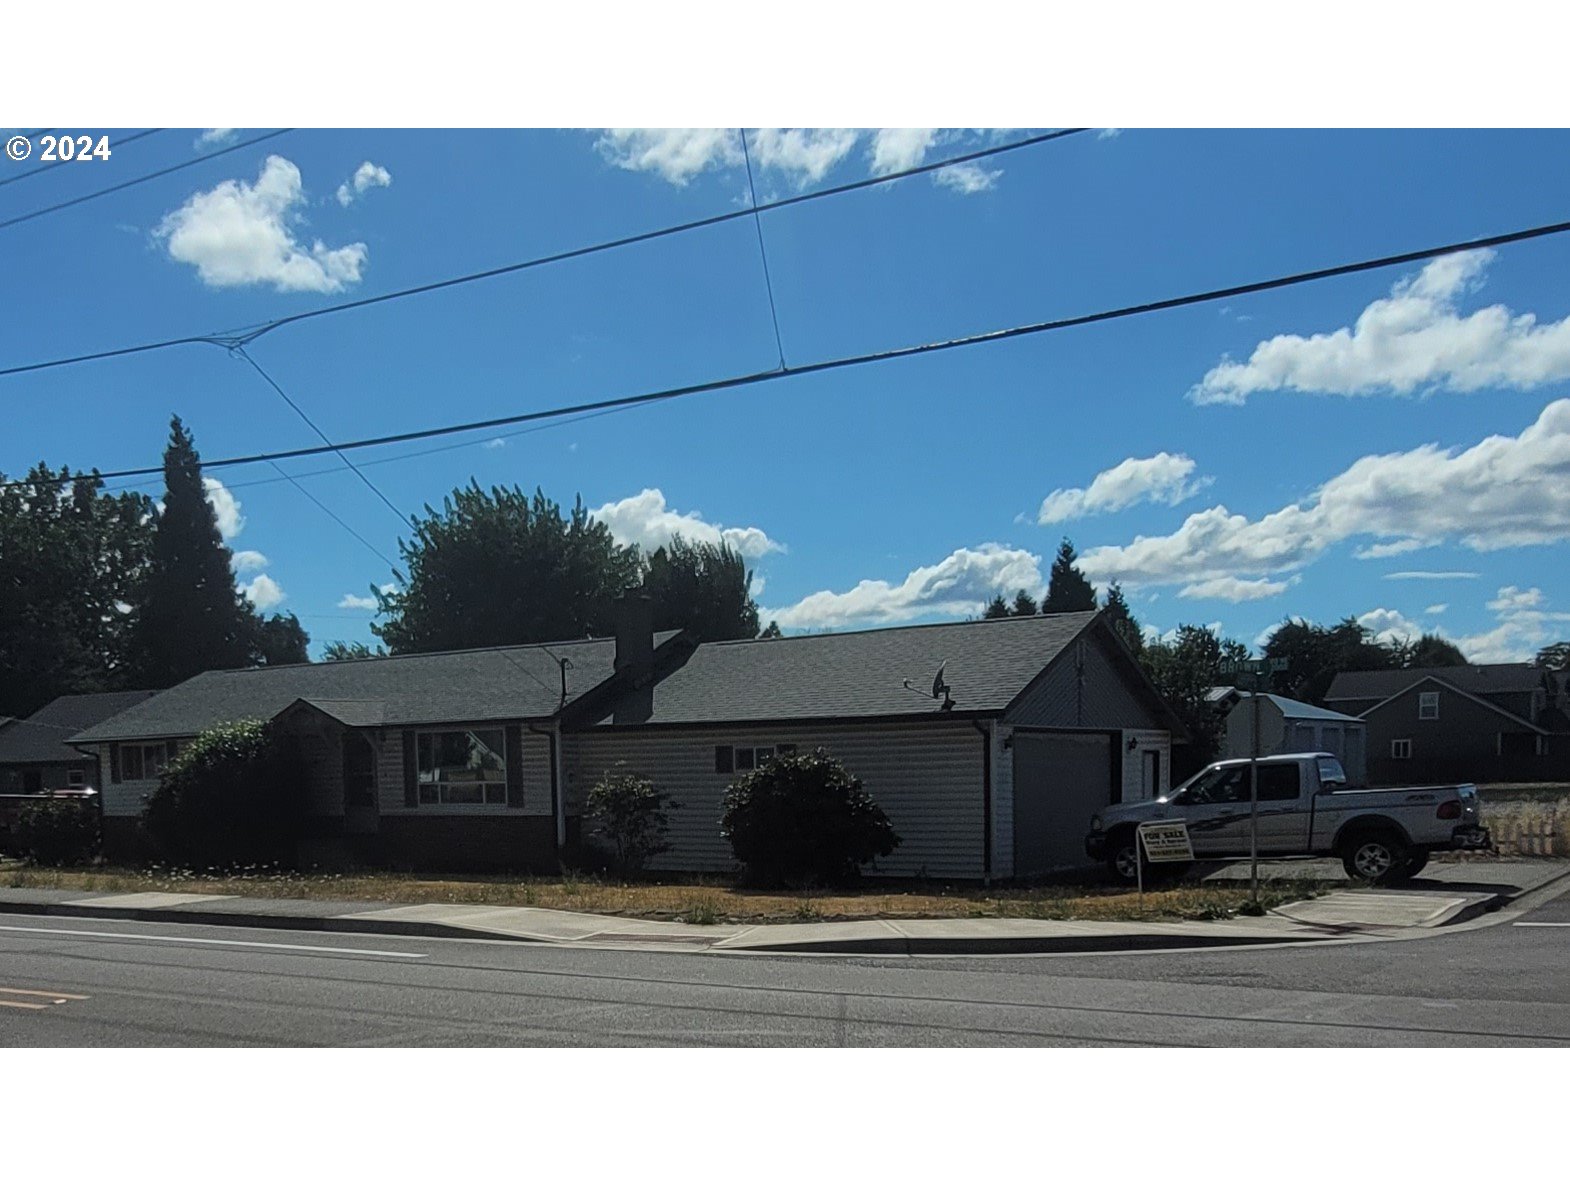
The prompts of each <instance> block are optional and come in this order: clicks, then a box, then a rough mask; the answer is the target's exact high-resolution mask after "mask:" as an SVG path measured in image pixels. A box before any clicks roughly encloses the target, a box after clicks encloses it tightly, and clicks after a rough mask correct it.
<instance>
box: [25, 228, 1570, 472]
mask: <svg viewBox="0 0 1570 1177" xmlns="http://www.w3.org/2000/svg"><path fill="white" fill-rule="evenodd" d="M1566 232H1570V221H1559V222H1556V223H1554V224H1551V225H1538V226H1535V227H1533V228H1530V229H1517V230H1515V231H1513V232H1510V233H1498V234H1495V235H1494V236H1492V237H1479V238H1474V239H1472V240H1469V241H1458V242H1451V243H1449V244H1447V245H1434V246H1430V247H1428V248H1426V249H1414V250H1408V251H1407V252H1405V253H1395V254H1387V255H1385V256H1383V257H1377V258H1369V259H1366V260H1364V261H1357V262H1345V263H1343V264H1341V265H1338V266H1327V267H1325V268H1323V269H1318V270H1303V271H1300V272H1298V273H1295V274H1288V275H1285V276H1283V277H1279V278H1265V279H1261V280H1259V281H1256V282H1244V283H1241V284H1239V285H1237V286H1225V287H1221V288H1220V289H1216V290H1206V291H1203V292H1201V293H1198V294H1183V295H1178V296H1176V297H1173V298H1163V299H1158V300H1156V301H1154V302H1143V303H1135V304H1133V305H1130V306H1123V307H1117V308H1115V309H1113V310H1105V311H1092V312H1091V313H1089V314H1083V315H1073V316H1071V317H1069V318H1064V319H1047V320H1043V321H1041V322H1037V323H1025V324H1021V325H1020V326H1017V327H1005V328H1002V329H1000V330H997V331H987V332H982V333H981V334H977V335H962V336H959V337H958V338H955V339H945V340H940V341H935V342H931V343H917V344H912V345H910V346H908V347H896V348H890V349H888V350H886V351H877V352H863V353H861V354H859V355H852V356H841V357H839V358H837V359H832V360H819V361H817V362H815V363H811V364H798V365H796V366H794V367H789V368H774V369H769V370H767V371H762V372H751V373H748V374H746V375H742V376H729V377H726V378H724V379H721V380H707V381H704V382H702V383H699V384H684V385H680V386H678V387H675V388H664V389H660V390H658V391H656V392H640V393H634V394H632V395H629V396H619V397H610V398H608V399H605V400H598V401H585V402H582V403H579V404H574V405H562V406H558V407H556V408H551V409H536V410H534V411H533V412H528V413H514V414H511V415H510V416H506V417H491V418H488V419H487V420H484V421H466V422H464V423H462V424H457V425H436V426H432V427H430V428H428V429H412V430H409V431H408V432H405V433H386V434H381V435H380V436H376V437H364V438H359V439H357V440H355V441H348V442H341V443H339V444H337V445H319V446H304V447H301V448H298V449H292V450H275V451H272V452H270V453H262V454H248V455H245V456H244V457H235V458H219V459H216V460H214V461H211V462H203V463H202V468H203V469H213V470H216V469H225V468H228V467H232V466H249V465H254V464H256V463H258V462H279V461H285V460H287V459H289V458H308V457H313V456H315V455H317V454H326V453H338V452H342V451H344V450H361V449H370V448H372V447H375V446H384V445H396V444H398V443H400V442H406V441H423V440H425V439H427V438H432V437H450V436H452V435H454V434H459V433H471V432H474V431H476V430H481V429H497V428H501V427H503V426H507V425H518V424H521V423H523V422H526V421H545V420H550V419H553V418H557V417H569V416H577V415H578V414H581V413H592V412H598V411H600V410H609V409H617V408H625V407H630V406H633V405H645V404H654V403H656V402H659V401H670V400H677V399H680V398H682V397H688V396H695V395H697V394H699V393H704V392H720V391H725V390H729V389H735V388H746V387H749V386H751V385H754V384H766V383H770V382H772V381H775V380H784V379H787V378H789V377H793V376H809V375H812V374H814V373H818V372H833V371H837V370H839V369H842V368H857V367H863V366H865V365H868V364H880V363H884V362H886V361H889V360H900V359H908V358H912V357H915V356H925V355H935V354H937V353H939V352H945V351H955V350H958V349H960V348H966V347H976V346H979V345H981V344H988V343H1000V342H1002V341H1003V340H1005V339H1021V338H1024V337H1025V336H1029V335H1042V334H1045V333H1047V332H1050V331H1063V330H1066V329H1068V328H1070V327H1083V326H1086V325H1088V324H1091V323H1106V322H1111V321H1112V320H1115V319H1128V318H1133V317H1134V316H1136V315H1148V314H1153V313H1154V312H1156V311H1169V310H1176V309H1178V308H1180V307H1188V306H1197V305H1199V304H1201V303H1207V302H1216V301H1218V300H1220V299H1224V298H1237V297H1240V296H1242V295H1247V294H1258V293H1261V292H1263V291H1266V290H1279V289H1281V288H1283V287H1287V286H1300V285H1302V284H1304V283H1306V282H1318V281H1322V280H1324V279H1326V278H1337V277H1342V276H1344V275H1347V274H1360V273H1365V272H1367V271H1369V270H1378V269H1386V268H1389V267H1391V266H1400V265H1408V264H1410V263H1412V262H1419V261H1428V260H1430V259H1432V258H1436V257H1443V256H1445V255H1446V254H1452V253H1468V252H1470V251H1472V250H1476V249H1488V248H1492V247H1494V246H1499V245H1510V244H1513V243H1515V242H1518V241H1530V240H1533V239H1535V238H1539V237H1548V236H1552V235H1555V234H1560V233H1566ZM161 469H162V467H161V466H141V467H137V468H135V469H130V470H113V471H108V472H94V473H85V474H78V475H72V476H71V477H69V478H51V479H45V480H42V481H40V482H38V483H35V484H34V485H40V486H48V485H60V484H64V483H68V482H79V481H81V480H82V479H84V478H137V477H141V476H143V475H147V474H155V473H157V472H159V471H160V470H161ZM18 481H20V480H16V479H13V480H11V481H9V482H3V483H0V486H11V485H16V484H17V482H18Z"/></svg>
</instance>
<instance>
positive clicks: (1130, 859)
mask: <svg viewBox="0 0 1570 1177" xmlns="http://www.w3.org/2000/svg"><path fill="white" fill-rule="evenodd" d="M1138 856H1139V844H1138V842H1136V841H1135V839H1134V838H1133V837H1132V836H1131V835H1130V836H1127V837H1123V838H1119V839H1118V840H1117V841H1116V842H1114V843H1113V844H1112V853H1111V854H1109V855H1108V856H1107V870H1108V871H1109V872H1110V873H1111V875H1112V879H1113V881H1114V882H1117V883H1127V884H1129V885H1133V884H1134V883H1136V882H1138V880H1139V873H1138V872H1139V857H1138ZM1146 865H1147V866H1148V865H1149V864H1148V863H1147V864H1146Z"/></svg>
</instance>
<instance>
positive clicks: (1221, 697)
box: [1205, 687, 1368, 786]
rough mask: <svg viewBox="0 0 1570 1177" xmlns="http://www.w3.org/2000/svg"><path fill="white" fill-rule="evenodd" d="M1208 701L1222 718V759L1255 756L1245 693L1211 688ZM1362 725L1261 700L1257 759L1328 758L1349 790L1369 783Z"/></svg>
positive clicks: (1291, 702)
mask: <svg viewBox="0 0 1570 1177" xmlns="http://www.w3.org/2000/svg"><path fill="white" fill-rule="evenodd" d="M1205 698H1206V701H1207V702H1209V703H1211V704H1212V705H1213V706H1216V707H1219V708H1221V709H1222V710H1224V711H1225V713H1226V731H1225V735H1224V738H1223V739H1222V744H1221V755H1222V756H1223V757H1226V758H1227V759H1231V758H1233V757H1241V756H1248V755H1250V754H1252V752H1253V751H1254V703H1253V700H1252V698H1251V696H1250V695H1249V693H1248V692H1247V691H1240V690H1238V689H1237V688H1236V687H1213V688H1211V690H1210V691H1209V692H1207V694H1206V696H1205ZM1365 727H1366V725H1365V723H1364V721H1363V720H1361V719H1359V718H1357V717H1356V716H1353V715H1346V714H1344V713H1342V712H1340V711H1331V710H1330V709H1329V708H1326V707H1315V706H1313V705H1312V704H1309V703H1300V702H1298V700H1296V699H1289V698H1287V697H1286V696H1285V695H1271V694H1267V693H1264V692H1261V693H1260V696H1259V754H1260V755H1261V756H1269V755H1272V754H1274V753H1277V752H1329V753H1332V754H1333V755H1334V756H1335V757H1336V758H1337V759H1338V760H1340V761H1341V766H1342V767H1343V768H1344V769H1346V776H1347V781H1348V783H1349V784H1352V785H1357V786H1361V785H1363V784H1365V783H1367V781H1368V758H1367V747H1366V744H1365V730H1364V729H1365Z"/></svg>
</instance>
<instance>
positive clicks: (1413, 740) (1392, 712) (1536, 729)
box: [1326, 662, 1570, 784]
mask: <svg viewBox="0 0 1570 1177" xmlns="http://www.w3.org/2000/svg"><path fill="white" fill-rule="evenodd" d="M1326 701H1327V702H1333V703H1335V704H1337V705H1338V706H1343V707H1347V708H1348V709H1349V710H1350V709H1351V708H1352V707H1360V708H1361V710H1360V711H1359V712H1358V715H1359V718H1361V719H1362V720H1363V721H1364V722H1365V724H1366V725H1367V729H1368V737H1367V739H1368V773H1369V780H1370V781H1371V782H1372V783H1374V784H1430V783H1432V784H1442V783H1447V782H1450V783H1453V782H1469V781H1552V780H1567V779H1570V737H1567V736H1564V735H1559V734H1557V729H1558V727H1559V722H1558V713H1557V712H1556V710H1555V708H1554V706H1553V702H1552V696H1551V689H1550V676H1549V672H1547V671H1544V670H1542V669H1541V668H1538V667H1535V666H1531V665H1529V664H1527V663H1524V662H1523V663H1506V664H1498V665H1486V666H1447V667H1434V668H1423V669H1418V668H1414V669H1411V670H1378V671H1348V672H1344V673H1342V674H1338V675H1337V676H1336V678H1335V680H1334V681H1333V682H1332V683H1331V684H1330V690H1329V691H1328V692H1326Z"/></svg>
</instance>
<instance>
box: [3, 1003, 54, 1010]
mask: <svg viewBox="0 0 1570 1177" xmlns="http://www.w3.org/2000/svg"><path fill="white" fill-rule="evenodd" d="M0 1005H3V1006H5V1007H6V1008H7V1009H48V1008H49V1007H48V1006H47V1005H31V1004H29V1003H28V1002H25V1001H0Z"/></svg>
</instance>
